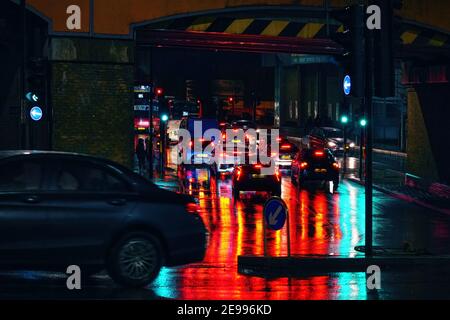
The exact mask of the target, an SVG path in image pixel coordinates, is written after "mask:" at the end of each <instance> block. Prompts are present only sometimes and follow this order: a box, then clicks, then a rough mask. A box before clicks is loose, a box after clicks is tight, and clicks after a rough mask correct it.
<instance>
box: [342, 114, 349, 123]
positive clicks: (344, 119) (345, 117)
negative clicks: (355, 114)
mask: <svg viewBox="0 0 450 320" xmlns="http://www.w3.org/2000/svg"><path fill="white" fill-rule="evenodd" d="M341 123H342V124H347V123H348V117H347V116H345V115H344V116H342V117H341Z"/></svg>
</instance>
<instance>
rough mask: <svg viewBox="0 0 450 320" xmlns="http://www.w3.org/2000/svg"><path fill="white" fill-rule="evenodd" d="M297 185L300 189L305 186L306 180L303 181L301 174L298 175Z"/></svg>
mask: <svg viewBox="0 0 450 320" xmlns="http://www.w3.org/2000/svg"><path fill="white" fill-rule="evenodd" d="M297 185H298V188H299V189H304V188H305V182H304V181H303V179H301V178H300V176H298V179H297Z"/></svg>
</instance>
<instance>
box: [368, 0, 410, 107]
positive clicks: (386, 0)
mask: <svg viewBox="0 0 450 320" xmlns="http://www.w3.org/2000/svg"><path fill="white" fill-rule="evenodd" d="M375 4H376V5H378V6H379V7H380V9H381V29H380V30H374V41H375V45H374V48H375V50H374V51H375V52H374V65H375V66H374V89H375V96H378V97H384V98H385V97H393V96H395V65H394V49H395V42H396V41H397V40H398V39H400V28H399V27H398V25H396V23H395V19H394V9H401V8H402V5H403V3H402V1H401V0H375Z"/></svg>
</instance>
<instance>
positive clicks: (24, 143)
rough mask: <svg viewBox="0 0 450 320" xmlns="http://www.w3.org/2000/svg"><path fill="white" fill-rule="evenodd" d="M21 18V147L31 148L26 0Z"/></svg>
mask: <svg viewBox="0 0 450 320" xmlns="http://www.w3.org/2000/svg"><path fill="white" fill-rule="evenodd" d="M20 15H21V16H20V18H21V29H22V48H21V49H22V50H21V54H22V57H21V58H22V59H21V60H22V61H21V64H22V65H21V70H20V73H21V74H20V116H21V119H20V128H21V142H20V143H21V147H22V149H29V145H30V143H29V133H28V125H27V124H28V117H27V110H26V106H27V103H26V101H25V95H26V80H25V76H26V71H25V69H26V64H27V4H26V0H21V1H20Z"/></svg>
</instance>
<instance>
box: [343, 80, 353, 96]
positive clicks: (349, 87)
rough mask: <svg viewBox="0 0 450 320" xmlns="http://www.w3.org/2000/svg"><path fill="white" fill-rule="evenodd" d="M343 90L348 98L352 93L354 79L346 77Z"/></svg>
mask: <svg viewBox="0 0 450 320" xmlns="http://www.w3.org/2000/svg"><path fill="white" fill-rule="evenodd" d="M343 88H344V93H345V95H346V96H348V95H349V94H350V92H351V91H352V79H351V78H350V76H349V75H346V76H345V78H344V84H343Z"/></svg>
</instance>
